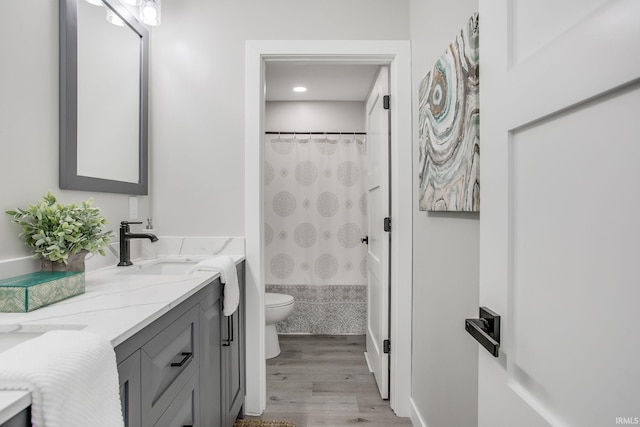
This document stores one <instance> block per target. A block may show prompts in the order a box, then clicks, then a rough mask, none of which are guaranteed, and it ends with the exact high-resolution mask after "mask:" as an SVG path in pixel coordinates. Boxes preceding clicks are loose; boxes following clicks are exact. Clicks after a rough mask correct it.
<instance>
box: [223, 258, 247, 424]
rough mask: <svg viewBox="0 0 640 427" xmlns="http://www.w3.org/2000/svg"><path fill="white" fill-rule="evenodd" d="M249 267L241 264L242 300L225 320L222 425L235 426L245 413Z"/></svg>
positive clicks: (239, 280) (239, 269)
mask: <svg viewBox="0 0 640 427" xmlns="http://www.w3.org/2000/svg"><path fill="white" fill-rule="evenodd" d="M244 275H245V270H244V263H242V264H241V265H240V266H239V267H238V282H239V283H240V304H239V306H238V309H237V310H236V312H235V313H233V315H232V316H229V317H224V318H223V321H222V329H223V332H222V334H223V337H222V372H223V375H222V377H223V384H222V407H223V409H222V411H223V414H222V415H223V419H222V425H223V426H224V427H230V426H233V423H234V422H235V420H236V418H237V417H238V416H241V417H242V416H243V415H244V413H243V412H244V411H243V405H244V397H245V394H246V393H245V391H246V386H245V383H246V380H245V323H244V322H245V320H244V318H245V297H244V295H245V289H244V283H245V276H244Z"/></svg>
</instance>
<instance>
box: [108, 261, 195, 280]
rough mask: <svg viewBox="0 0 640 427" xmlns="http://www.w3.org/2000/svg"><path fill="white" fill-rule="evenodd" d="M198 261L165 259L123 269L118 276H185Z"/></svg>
mask: <svg viewBox="0 0 640 427" xmlns="http://www.w3.org/2000/svg"><path fill="white" fill-rule="evenodd" d="M197 263H198V260H194V259H191V258H185V259H163V260H158V261H154V262H151V263H148V264H139V265H138V264H134V265H130V266H128V267H121V268H122V269H123V271H121V272H119V273H118V274H125V275H126V274H133V275H141V276H147V275H148V276H157V275H185V274H189V273H191V271H192V269H193V267H194V266H195V265H196V264H197Z"/></svg>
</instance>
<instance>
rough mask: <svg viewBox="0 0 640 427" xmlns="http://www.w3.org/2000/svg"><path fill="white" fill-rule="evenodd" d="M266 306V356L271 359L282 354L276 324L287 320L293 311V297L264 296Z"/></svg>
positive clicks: (269, 294)
mask: <svg viewBox="0 0 640 427" xmlns="http://www.w3.org/2000/svg"><path fill="white" fill-rule="evenodd" d="M264 306H265V319H266V324H267V327H266V330H265V337H264V341H265V355H266V358H267V359H271V358H273V357H276V356H277V355H279V354H280V342H279V341H278V332H277V331H276V323H278V322H280V321H282V320H284V319H286V318H287V317H289V315H290V314H291V311H293V297H292V296H291V295H286V294H272V293H268V292H267V293H265V294H264Z"/></svg>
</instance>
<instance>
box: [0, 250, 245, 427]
mask: <svg viewBox="0 0 640 427" xmlns="http://www.w3.org/2000/svg"><path fill="white" fill-rule="evenodd" d="M234 259H236V265H237V272H238V282H239V285H240V304H239V307H238V309H237V310H236V311H235V312H234V313H233V315H232V316H229V317H226V316H223V315H222V304H223V293H224V285H223V284H222V283H221V281H220V278H219V274H218V273H215V272H200V271H198V272H194V273H191V274H177V273H175V272H171V273H168V274H155V275H154V274H149V275H146V274H143V273H140V274H136V270H135V269H136V266H133V267H125V268H126V269H130V270H125V269H124V268H112V269H111V268H110V269H104V271H96V272H91V273H87V291H86V293H85V294H83V295H80V296H78V297H74V298H71V299H69V300H66V302H64V303H58V304H53V305H52V306H49V307H46V308H43V309H40V310H36V311H34V312H31V313H20V314H7V315H6V316H3V318H2V322H0V324H1V325H2V326H4V327H6V326H8V325H12V324H13V325H20V326H21V328H23V329H26V330H29V328H40V330H42V331H46V330H47V329H48V328H53V327H55V328H59V327H61V325H62V322H63V320H64V322H66V324H67V326H69V325H71V324H73V325H74V329H83V330H85V331H87V332H95V333H99V334H102V335H104V336H107V337H109V338H110V340H111V343H112V344H113V346H114V348H115V353H116V361H117V364H118V374H119V379H120V398H121V401H122V408H123V413H124V417H125V425H126V426H127V427H147V426H178V427H180V426H183V427H184V426H207V427H209V426H214V427H215V426H222V427H230V426H232V425H233V423H234V421H235V419H236V417H237V416H242V415H243V404H244V397H245V320H244V316H245V312H244V310H245V302H244V301H245V297H244V295H245V289H244V288H245V263H244V260H243V257H234ZM140 267H144V266H143V265H142V266H140ZM152 267H153V266H152ZM149 271H151V270H149ZM129 272H131V273H133V274H128V273H129ZM54 325H55V326H54ZM3 393H4V394H5V397H6V398H7V399H5V400H6V401H9V403H7V404H5V407H0V421H4V423H0V427H23V426H25V427H26V426H30V425H31V423H30V419H29V407H28V405H29V402H30V398H25V396H24V394H26V395H28V393H25V392H0V406H2V404H3V399H2V396H3ZM7 393H16V394H22V396H18V397H16V398H15V399H14V400H15V402H13V403H11V396H9V395H7ZM27 397H28V396H27ZM18 398H19V399H18ZM19 402H22V403H21V404H20V403H19ZM24 402H27V403H24Z"/></svg>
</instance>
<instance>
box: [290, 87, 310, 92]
mask: <svg viewBox="0 0 640 427" xmlns="http://www.w3.org/2000/svg"><path fill="white" fill-rule="evenodd" d="M293 91H294V92H300V93H302V92H306V91H307V88H306V87H304V86H296V87H294V88H293Z"/></svg>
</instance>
